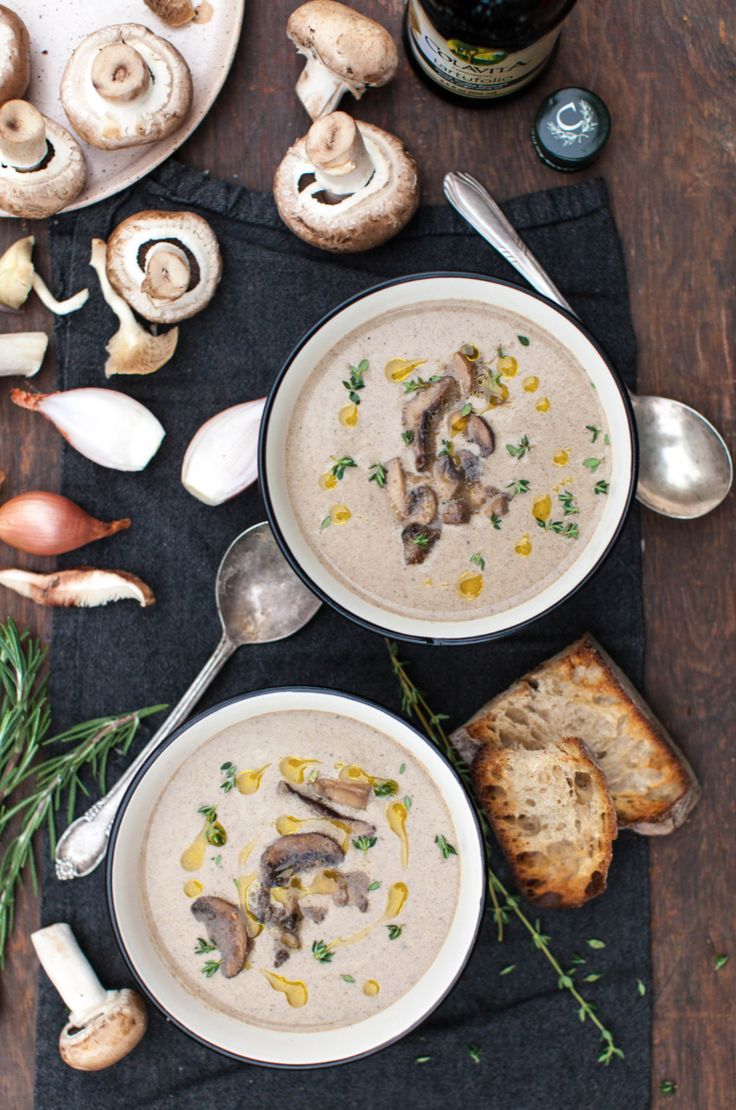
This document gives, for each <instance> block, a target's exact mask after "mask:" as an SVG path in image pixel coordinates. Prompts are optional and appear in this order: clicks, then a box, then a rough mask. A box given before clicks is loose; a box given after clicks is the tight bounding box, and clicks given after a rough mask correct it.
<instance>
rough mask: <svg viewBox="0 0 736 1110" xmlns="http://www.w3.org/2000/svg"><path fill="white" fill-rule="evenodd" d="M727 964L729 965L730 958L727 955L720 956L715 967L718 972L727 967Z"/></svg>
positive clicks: (717, 957)
mask: <svg viewBox="0 0 736 1110" xmlns="http://www.w3.org/2000/svg"><path fill="white" fill-rule="evenodd" d="M727 963H728V956H726V955H725V954H721V955H719V956H716V958H715V962H714V964H713V967H714V968H715V969H716V971H720V970H721V968H722V967H725V966H726V964H727Z"/></svg>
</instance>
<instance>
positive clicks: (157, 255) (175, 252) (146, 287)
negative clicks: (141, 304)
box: [141, 243, 191, 301]
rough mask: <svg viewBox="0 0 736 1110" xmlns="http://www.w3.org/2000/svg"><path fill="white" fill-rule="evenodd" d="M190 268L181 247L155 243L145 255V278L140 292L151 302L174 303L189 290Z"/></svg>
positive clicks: (173, 244) (172, 244)
mask: <svg viewBox="0 0 736 1110" xmlns="http://www.w3.org/2000/svg"><path fill="white" fill-rule="evenodd" d="M190 277H191V267H190V266H189V259H188V258H187V256H186V254H185V253H184V251H183V250H182V249H181V247H177V246H176V244H175V243H156V244H155V245H154V246H152V247H151V249H150V250H149V252H148V254H147V255H146V276H145V278H144V280H143V284H142V285H141V292H143V293H146V294H147V295H148V296H149V297H150V298H151V300H152V301H176V300H178V299H179V297H181V296H182V295H183V294H184V293H186V291H187V289H188V288H189V279H190Z"/></svg>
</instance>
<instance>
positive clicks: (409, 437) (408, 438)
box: [401, 429, 414, 444]
mask: <svg viewBox="0 0 736 1110" xmlns="http://www.w3.org/2000/svg"><path fill="white" fill-rule="evenodd" d="M401 438H402V439H403V441H404V443H406V444H409V443H411V442H412V441H413V439H414V433H413V432H412V431H410V430H408V429H407V431H405V432H402V433H401Z"/></svg>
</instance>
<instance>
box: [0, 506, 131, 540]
mask: <svg viewBox="0 0 736 1110" xmlns="http://www.w3.org/2000/svg"><path fill="white" fill-rule="evenodd" d="M125 528H130V518H129V517H125V518H124V519H122V520H111V521H109V522H108V523H105V522H104V521H102V520H97V519H96V518H95V517H93V516H90V514H89V513H87V512H85V511H84V509H82V508H80V506H79V505H77V504H75V503H74V501H70V500H69V498H68V497H63V496H62V495H61V494H60V493H47V492H45V491H43V490H30V491H29V492H28V493H21V494H19V495H18V496H17V497H11V498H10V500H9V501H6V502H5V504H4V505H2V506H0V540H2V541H3V543H6V544H8V545H9V546H10V547H15V548H16V549H17V550H18V551H26V552H28V554H30V555H63V554H64V553H65V552H67V551H74V550H75V549H76V548H78V547H83V546H84V545H85V544H88V543H92V542H93V541H94V540H101V539H104V538H105V537H106V536H112V535H114V533H115V532H122V531H123V530H124V529H125Z"/></svg>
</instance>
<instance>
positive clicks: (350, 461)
mask: <svg viewBox="0 0 736 1110" xmlns="http://www.w3.org/2000/svg"><path fill="white" fill-rule="evenodd" d="M333 458H334V455H333ZM357 465H358V464H357V463H356V461H355V459H354V458H353V457H352V455H343V456H342V458H341V459H337V460H336V461H335V465H334V466H333V467H331V468H330V473H331V474H332V475H333V476H334V477H335V478H337V480H338V482H341V481H342V480H343V478H344V477H345V471H346V470H349V469H350V468H351V467H357Z"/></svg>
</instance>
